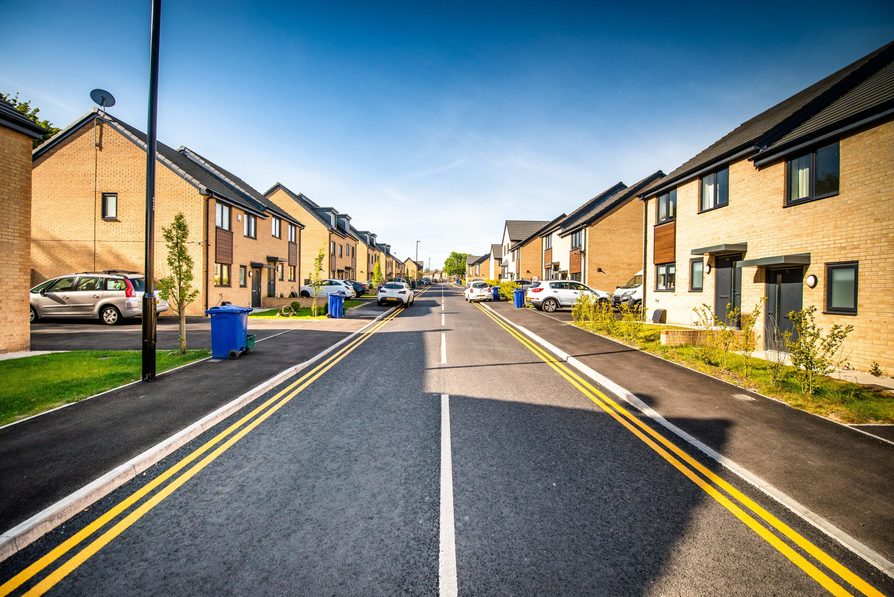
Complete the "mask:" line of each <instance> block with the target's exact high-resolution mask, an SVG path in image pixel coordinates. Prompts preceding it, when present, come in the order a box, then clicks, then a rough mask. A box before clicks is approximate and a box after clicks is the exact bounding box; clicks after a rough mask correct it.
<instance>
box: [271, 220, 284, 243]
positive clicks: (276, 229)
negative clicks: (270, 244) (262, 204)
mask: <svg viewBox="0 0 894 597" xmlns="http://www.w3.org/2000/svg"><path fill="white" fill-rule="evenodd" d="M271 226H272V227H273V236H275V237H276V238H282V220H280V219H279V218H272V221H271Z"/></svg>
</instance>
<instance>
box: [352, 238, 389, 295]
mask: <svg viewBox="0 0 894 597" xmlns="http://www.w3.org/2000/svg"><path fill="white" fill-rule="evenodd" d="M351 232H352V233H353V235H354V236H356V237H357V238H358V239H359V242H358V243H357V259H356V262H357V278H356V279H357V281H358V282H371V281H372V277H373V271H374V270H375V267H376V262H377V261H381V259H382V252H381V251H380V250H379V247H378V245H377V244H376V235H375V234H373V233H372V232H370V231H368V230H357V229H356V228H353V227H352V228H351ZM382 272H383V274H382V275H384V269H383V270H382Z"/></svg>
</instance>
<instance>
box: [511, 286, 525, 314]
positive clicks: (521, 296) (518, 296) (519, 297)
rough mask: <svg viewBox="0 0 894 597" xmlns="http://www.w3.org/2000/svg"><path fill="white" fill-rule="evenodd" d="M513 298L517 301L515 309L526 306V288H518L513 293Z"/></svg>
mask: <svg viewBox="0 0 894 597" xmlns="http://www.w3.org/2000/svg"><path fill="white" fill-rule="evenodd" d="M512 296H513V298H514V299H515V308H516V309H521V308H522V307H524V306H525V290H524V288H516V289H515V291H514V292H513V293H512Z"/></svg>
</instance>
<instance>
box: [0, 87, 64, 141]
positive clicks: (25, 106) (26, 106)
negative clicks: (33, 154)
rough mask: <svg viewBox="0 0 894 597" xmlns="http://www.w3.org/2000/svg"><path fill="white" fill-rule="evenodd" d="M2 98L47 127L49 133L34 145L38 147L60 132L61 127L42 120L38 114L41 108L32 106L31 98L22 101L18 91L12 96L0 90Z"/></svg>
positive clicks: (36, 122) (34, 121)
mask: <svg viewBox="0 0 894 597" xmlns="http://www.w3.org/2000/svg"><path fill="white" fill-rule="evenodd" d="M0 100H2V101H4V102H6V103H8V104H12V107H13V108H15V109H16V110H18V111H19V112H21V113H22V114H24V115H25V117H26V118H27V119H28V120H30V121H31V122H33V123H34V124H36V125H37V126H39V127H42V128H44V129H46V131H47V134H46V135H44V136H43V138H42V139H35V140H34V147H37V146H38V145H40V144H41V143H43V142H44V141H45V140H47V139H49V138H50V137H52V136H53V135H55V134H56V133H58V132H59V129H58V128H57V127H55V126H53V123H52V122H50V121H49V120H46V119H43V120H41V119H40V118H38V116H37V114H38V113H39V112H40V108H32V107H31V100H28V101H22V100H20V99H19V94H18V93H16V94H15V96H10V95H9V94H7V93H2V92H0Z"/></svg>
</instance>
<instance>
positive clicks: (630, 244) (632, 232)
mask: <svg viewBox="0 0 894 597" xmlns="http://www.w3.org/2000/svg"><path fill="white" fill-rule="evenodd" d="M586 237H587V239H586V242H587V254H586V256H585V257H584V259H585V260H586V264H587V266H586V278H587V279H586V280H585V283H586V284H587V285H589V286H591V287H593V288H598V289H599V290H605V291H606V292H609V293H611V292H614V290H615V288H617V287H618V286H620V285H621V284H623V283H625V282H626V281H627V280H629V279H630V277H631V276H633V275H634V274H635V273H636V272H638V271H639V270H640V269H642V266H643V265H642V264H643V250H642V247H643V202H642V201H640V200H639V199H635V198H634V199H632V200H630V201H628V202H627V203H625V204H624V205H621V206H620V207H617V208H615V209H614V210H612V211H611V212H610V213H609V214H608V215H607V216H604V217H603V218H601V219H600V220H598V221H597V222H596V223H595V224H593V225H591V226H589V227H587V234H586ZM599 268H601V269H602V271H601V272H600V271H598V270H599Z"/></svg>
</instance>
